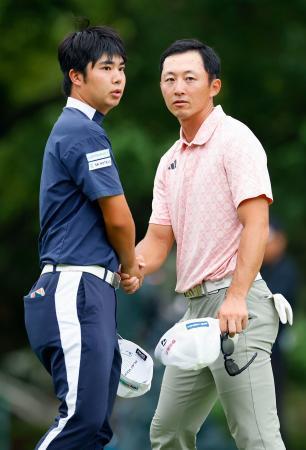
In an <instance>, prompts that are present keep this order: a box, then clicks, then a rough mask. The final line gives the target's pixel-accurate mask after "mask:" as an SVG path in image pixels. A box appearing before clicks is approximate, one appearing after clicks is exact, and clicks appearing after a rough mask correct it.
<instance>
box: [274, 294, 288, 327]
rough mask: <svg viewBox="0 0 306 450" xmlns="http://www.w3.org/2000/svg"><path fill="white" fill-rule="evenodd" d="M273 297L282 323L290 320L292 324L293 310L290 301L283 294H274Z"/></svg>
mask: <svg viewBox="0 0 306 450" xmlns="http://www.w3.org/2000/svg"><path fill="white" fill-rule="evenodd" d="M272 298H273V301H274V306H275V309H276V311H277V313H278V315H279V320H280V321H281V323H283V324H285V323H287V322H288V323H289V325H292V323H293V312H292V308H291V306H290V303H289V302H288V301H287V300H286V299H285V297H284V296H283V295H282V294H273V296H272Z"/></svg>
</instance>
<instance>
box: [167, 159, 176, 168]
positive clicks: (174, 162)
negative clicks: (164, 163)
mask: <svg viewBox="0 0 306 450" xmlns="http://www.w3.org/2000/svg"><path fill="white" fill-rule="evenodd" d="M174 169H176V159H175V160H174V161H173V162H172V163H171V164H170V166H169V167H168V170H174Z"/></svg>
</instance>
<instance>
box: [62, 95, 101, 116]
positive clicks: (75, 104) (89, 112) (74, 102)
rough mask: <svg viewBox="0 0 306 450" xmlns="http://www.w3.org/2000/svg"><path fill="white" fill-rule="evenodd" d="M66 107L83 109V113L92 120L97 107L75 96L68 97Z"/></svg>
mask: <svg viewBox="0 0 306 450" xmlns="http://www.w3.org/2000/svg"><path fill="white" fill-rule="evenodd" d="M66 108H75V109H78V110H79V111H82V113H84V114H86V116H87V117H88V118H89V119H90V120H92V118H93V116H94V115H95V112H96V110H95V108H93V107H92V106H90V105H88V103H84V102H81V100H78V99H77V98H74V97H68V98H67V103H66Z"/></svg>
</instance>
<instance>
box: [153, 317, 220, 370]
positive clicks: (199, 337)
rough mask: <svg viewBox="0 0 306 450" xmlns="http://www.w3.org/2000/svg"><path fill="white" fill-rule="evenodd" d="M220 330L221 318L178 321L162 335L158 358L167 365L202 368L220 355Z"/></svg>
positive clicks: (181, 367) (190, 368) (158, 347)
mask: <svg viewBox="0 0 306 450" xmlns="http://www.w3.org/2000/svg"><path fill="white" fill-rule="evenodd" d="M220 333H221V332H220V327H219V320H218V319H213V318H211V317H203V318H197V319H190V320H186V321H184V322H179V323H176V324H175V325H174V326H173V327H172V328H170V329H169V330H168V331H167V332H166V333H165V334H164V335H163V336H162V337H161V338H160V340H159V342H158V344H157V346H156V348H155V357H156V358H157V359H158V360H159V361H161V362H162V363H163V364H164V365H165V366H175V367H179V368H180V369H183V370H198V369H202V368H203V367H206V366H209V365H210V364H212V363H213V362H215V361H216V359H217V358H218V356H219V354H220V350H221V341H220Z"/></svg>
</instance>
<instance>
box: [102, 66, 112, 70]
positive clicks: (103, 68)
mask: <svg viewBox="0 0 306 450" xmlns="http://www.w3.org/2000/svg"><path fill="white" fill-rule="evenodd" d="M102 70H111V67H110V66H102Z"/></svg>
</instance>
